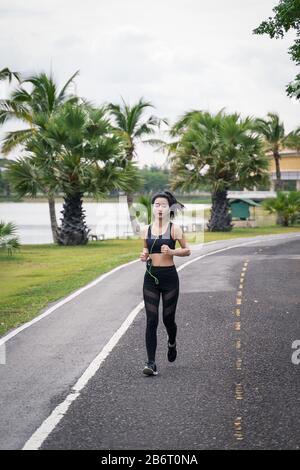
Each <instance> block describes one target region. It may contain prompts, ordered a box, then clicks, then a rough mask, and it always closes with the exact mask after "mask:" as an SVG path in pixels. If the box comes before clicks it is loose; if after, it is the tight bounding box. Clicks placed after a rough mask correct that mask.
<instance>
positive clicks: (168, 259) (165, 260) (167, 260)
mask: <svg viewBox="0 0 300 470" xmlns="http://www.w3.org/2000/svg"><path fill="white" fill-rule="evenodd" d="M149 257H150V258H151V260H152V266H175V265H174V263H173V256H172V255H165V254H164V253H152V254H151V255H149Z"/></svg>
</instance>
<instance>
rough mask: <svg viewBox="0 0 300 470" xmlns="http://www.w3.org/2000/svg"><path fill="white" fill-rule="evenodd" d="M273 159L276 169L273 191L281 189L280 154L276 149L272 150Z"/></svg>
mask: <svg viewBox="0 0 300 470" xmlns="http://www.w3.org/2000/svg"><path fill="white" fill-rule="evenodd" d="M273 156H274V160H275V169H276V180H275V185H274V186H275V188H274V189H275V191H276V192H277V191H281V188H282V181H281V171H280V154H279V152H278V151H274V152H273Z"/></svg>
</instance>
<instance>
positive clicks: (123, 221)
mask: <svg viewBox="0 0 300 470" xmlns="http://www.w3.org/2000/svg"><path fill="white" fill-rule="evenodd" d="M135 206H136V207H138V205H137V204H135ZM139 207H140V209H141V210H140V214H139V213H138V214H137V215H136V217H137V219H138V221H139V223H140V224H141V226H143V225H144V224H146V223H147V214H146V213H145V209H144V207H143V206H139ZM185 207H186V209H185V210H184V211H183V213H182V214H181V215H178V216H177V218H176V219H174V222H175V223H178V224H179V225H184V226H186V227H187V229H188V230H192V228H191V227H192V225H193V224H197V225H198V224H200V225H201V224H203V223H204V209H205V208H207V207H210V204H185ZM62 209H63V205H62V203H56V204H55V210H56V219H57V222H58V225H60V224H61V221H60V218H61V217H62V214H61V213H60V211H61V210H62ZM83 209H84V210H85V215H86V218H85V221H86V224H87V226H88V227H89V228H91V232H90V235H91V234H96V235H97V236H98V238H99V236H103V238H126V237H128V236H130V235H132V233H133V232H132V229H131V224H130V217H129V211H128V206H127V203H126V202H124V201H123V202H122V201H121V202H99V203H97V202H86V203H83ZM192 209H193V210H195V216H193V217H191V215H190V214H189V215H188V214H186V212H187V211H190V210H192ZM0 220H1V221H4V222H14V223H15V224H16V225H17V227H18V232H17V234H16V235H17V236H18V237H19V240H20V242H21V243H23V244H27V243H28V244H42V243H53V238H52V232H51V228H50V215H49V206H48V203H47V202H3V203H0Z"/></svg>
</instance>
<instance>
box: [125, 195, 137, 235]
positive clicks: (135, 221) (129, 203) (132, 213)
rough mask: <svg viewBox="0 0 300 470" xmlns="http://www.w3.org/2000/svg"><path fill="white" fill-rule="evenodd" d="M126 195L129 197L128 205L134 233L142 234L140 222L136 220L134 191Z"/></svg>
mask: <svg viewBox="0 0 300 470" xmlns="http://www.w3.org/2000/svg"><path fill="white" fill-rule="evenodd" d="M126 197H127V206H128V211H129V217H130V223H131V228H132V231H133V235H140V225H139V224H138V222H137V220H136V217H135V212H134V208H133V193H126Z"/></svg>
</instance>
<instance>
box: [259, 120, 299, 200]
mask: <svg viewBox="0 0 300 470" xmlns="http://www.w3.org/2000/svg"><path fill="white" fill-rule="evenodd" d="M267 116H268V118H267V119H261V118H257V119H256V120H255V123H254V129H256V130H257V131H258V132H259V133H260V134H261V135H262V136H263V138H264V142H265V149H266V152H272V154H273V158H274V161H275V169H276V181H275V191H280V190H281V189H282V184H283V182H282V180H281V171H280V159H281V155H280V152H281V150H282V149H283V148H292V149H294V148H295V147H296V148H297V147H298V148H299V147H300V138H299V129H296V130H295V131H291V132H289V133H288V134H286V133H285V129H284V124H283V122H281V121H280V118H279V115H278V114H277V113H268V114H267Z"/></svg>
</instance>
